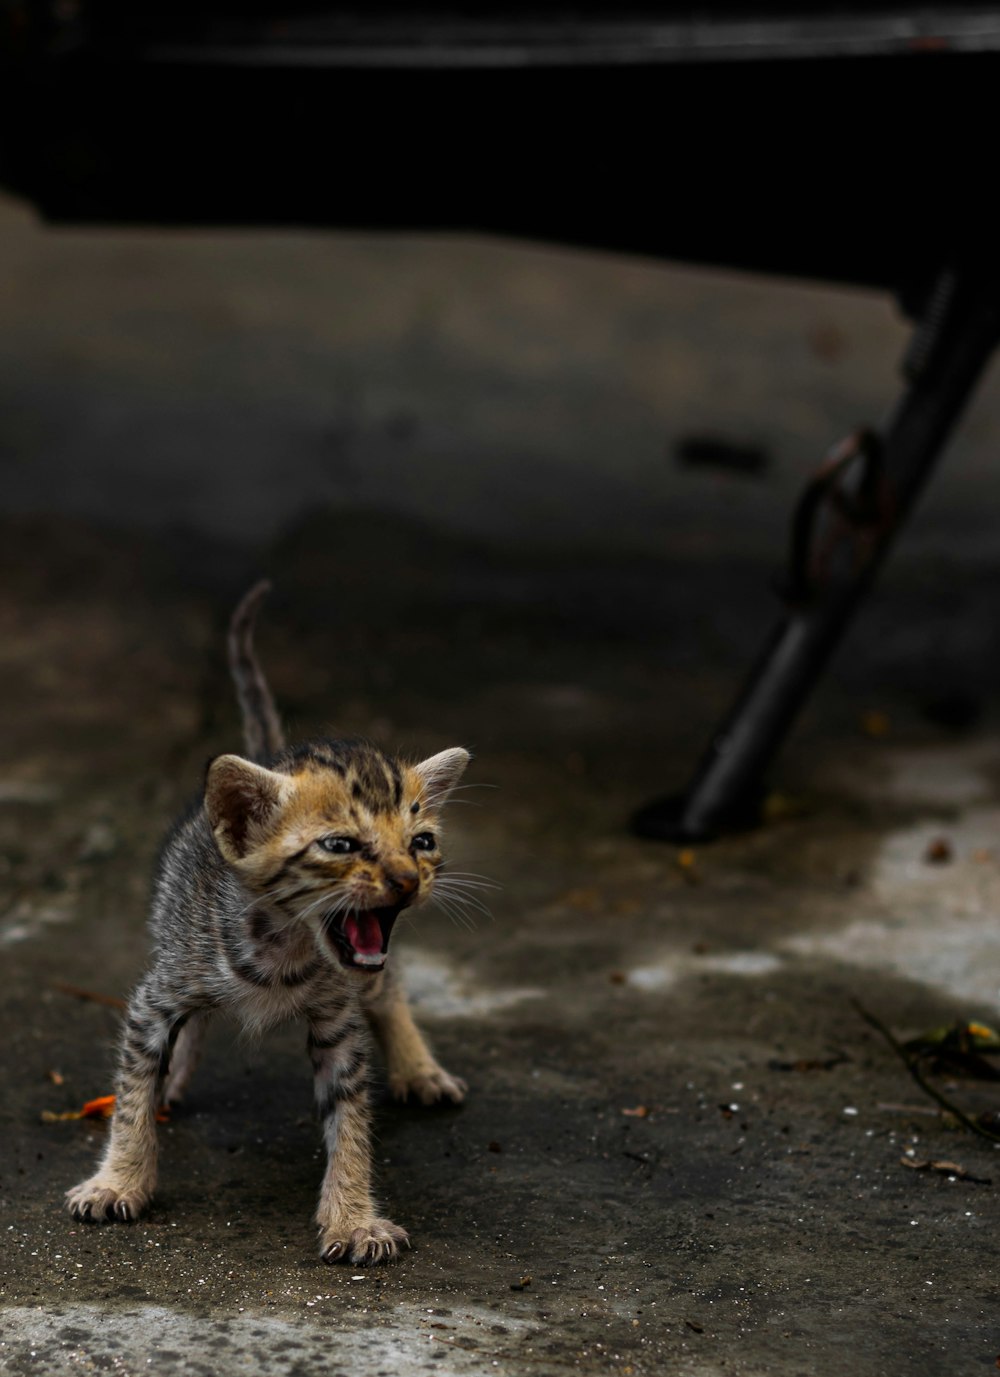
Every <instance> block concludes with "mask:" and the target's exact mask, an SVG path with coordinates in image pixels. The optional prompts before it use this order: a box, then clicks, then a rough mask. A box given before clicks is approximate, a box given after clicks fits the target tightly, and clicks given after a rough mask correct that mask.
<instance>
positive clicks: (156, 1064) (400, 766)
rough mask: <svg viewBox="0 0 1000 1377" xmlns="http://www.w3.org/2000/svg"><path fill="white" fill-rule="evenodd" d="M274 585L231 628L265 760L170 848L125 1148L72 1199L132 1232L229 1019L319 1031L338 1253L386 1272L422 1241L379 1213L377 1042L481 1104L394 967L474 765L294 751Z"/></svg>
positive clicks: (120, 1094) (114, 1147)
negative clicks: (274, 678) (208, 1039)
mask: <svg viewBox="0 0 1000 1377" xmlns="http://www.w3.org/2000/svg"><path fill="white" fill-rule="evenodd" d="M266 590H267V585H264V584H259V585H257V586H256V587H255V588H254V589H252V590H251V591H250V593H248V594H247V596H246V597H245V598H244V599H243V601H242V602H241V603H240V605H239V607H238V608H237V609H236V612H235V613H234V615H233V619H232V623H231V626H230V633H229V656H230V667H231V670H232V673H233V678H234V681H235V683H236V689H237V695H238V698H239V702H240V706H241V711H242V714H243V723H244V737H245V744H246V752H247V755H246V757H244V756H236V755H224V756H220V757H219V758H217V759H216V760H215V761H213V762H212V764H211V765H210V767H209V770H208V775H207V778H206V786H205V793H204V797H203V798H202V800H201V801H200V802H199V804H198V805H197V806H196V807H194V808H192V809H191V810H190V811H189V812H188V813H187V814H186V815H185V816H184V817H182V818H181V819H180V821H179V822H178V823H177V824H176V825H175V827H174V828H173V830H172V832H171V833H170V835H169V836H168V838H167V840H166V843H165V845H164V847H163V850H162V853H161V856H160V860H159V864H158V867H157V871H156V875H155V878H154V882H153V892H152V899H151V905H150V931H151V936H152V956H151V960H150V963H149V969H148V971H147V974H146V975H145V977H144V978H143V979H142V981H141V982H140V983H139V985H138V986H137V987H136V989H135V991H134V992H133V994H132V996H131V998H130V1000H129V1004H128V1009H127V1012H126V1016H125V1021H124V1026H123V1030H122V1038H121V1051H120V1060H119V1073H118V1081H117V1087H116V1096H117V1101H116V1112H115V1115H114V1118H113V1119H112V1122H111V1130H110V1134H109V1138H108V1143H107V1146H106V1149H105V1153H104V1156H103V1158H102V1160H101V1163H100V1165H99V1166H98V1169H97V1172H96V1173H95V1175H94V1176H93V1177H91V1178H90V1179H89V1180H87V1181H85V1182H83V1183H82V1184H81V1185H79V1186H77V1187H76V1188H75V1189H74V1190H71V1191H69V1192H68V1193H67V1203H68V1205H69V1208H70V1210H71V1211H72V1213H73V1214H74V1215H75V1216H76V1218H78V1219H81V1220H87V1221H92V1222H98V1221H101V1220H104V1219H108V1220H114V1219H117V1220H122V1221H127V1220H131V1219H134V1218H136V1217H137V1216H138V1214H139V1213H140V1212H141V1211H142V1209H143V1208H144V1207H145V1206H146V1204H147V1203H148V1202H149V1200H150V1198H151V1196H152V1194H153V1190H154V1188H155V1184H156V1155H157V1142H156V1133H155V1114H156V1109H157V1106H158V1104H159V1103H160V1101H161V1100H163V1101H165V1102H167V1103H170V1102H174V1101H176V1100H178V1099H180V1098H181V1096H182V1095H183V1093H184V1091H185V1089H186V1087H187V1085H188V1082H189V1080H190V1078H191V1076H192V1074H193V1072H194V1070H195V1067H196V1065H197V1061H198V1056H199V1052H200V1048H201V1044H202V1040H203V1037H204V1032H205V1027H206V1024H207V1022H208V1020H209V1018H210V1017H211V1015H212V1014H213V1013H215V1012H220V1011H221V1012H224V1013H228V1014H230V1015H231V1016H233V1017H235V1018H236V1019H237V1020H238V1021H239V1023H240V1024H242V1026H243V1027H244V1028H246V1029H248V1030H250V1031H252V1032H254V1033H258V1032H262V1031H263V1030H265V1029H266V1028H268V1027H270V1026H272V1025H274V1024H277V1023H279V1022H283V1021H285V1020H287V1019H289V1018H302V1019H304V1020H305V1022H306V1025H307V1028H308V1041H307V1050H308V1054H309V1058H310V1061H311V1064H312V1068H313V1080H314V1093H315V1098H316V1106H317V1113H318V1116H319V1120H320V1124H321V1128H322V1134H323V1139H324V1142H325V1144H326V1150H327V1167H326V1172H325V1175H324V1179H323V1184H322V1187H321V1191H320V1200H319V1207H318V1210H317V1214H316V1222H317V1224H318V1226H319V1231H320V1253H321V1256H322V1257H323V1258H324V1260H326V1261H328V1262H333V1261H338V1260H346V1261H350V1262H351V1263H353V1264H355V1265H357V1264H361V1263H374V1262H382V1261H386V1260H388V1259H390V1258H392V1257H395V1256H396V1254H397V1253H398V1251H399V1248H400V1247H401V1246H402V1245H403V1244H405V1243H406V1242H407V1236H406V1233H405V1231H404V1230H403V1229H401V1228H399V1227H398V1226H397V1225H395V1224H392V1223H391V1222H390V1221H389V1220H386V1219H384V1218H381V1217H380V1216H379V1214H378V1211H377V1209H376V1206H375V1204H374V1201H373V1198H372V1189H371V1162H370V1157H371V1152H370V1132H371V1123H370V1108H369V1098H368V1078H369V1030H370V1029H371V1030H373V1031H374V1033H375V1035H376V1038H377V1040H378V1042H379V1044H380V1045H381V1048H382V1051H383V1053H384V1056H385V1059H386V1064H387V1071H388V1077H389V1085H390V1088H391V1090H392V1092H393V1094H395V1095H397V1096H398V1097H400V1098H405V1097H406V1096H408V1095H413V1096H415V1097H416V1098H418V1099H420V1100H421V1101H423V1102H424V1103H433V1102H434V1101H437V1100H441V1099H449V1100H452V1101H455V1102H458V1101H460V1100H461V1099H462V1098H463V1095H464V1092H465V1086H464V1084H463V1083H462V1082H461V1081H459V1080H457V1079H456V1078H454V1077H452V1076H450V1075H449V1074H448V1072H446V1071H445V1070H444V1069H443V1068H442V1067H441V1066H439V1065H438V1063H437V1062H436V1061H435V1060H434V1057H433V1055H432V1053H431V1051H430V1049H429V1048H428V1046H427V1044H426V1042H425V1041H424V1039H423V1037H422V1036H421V1034H420V1032H419V1030H418V1029H417V1027H416V1025H415V1023H414V1022H413V1018H412V1015H411V1013H410V1010H409V1008H408V1006H407V1004H406V999H405V996H404V994H403V992H402V989H401V987H400V985H399V983H398V981H397V980H396V979H395V977H394V976H393V974H392V973H391V971H390V970H389V969H388V968H387V966H386V964H385V963H386V957H387V949H388V945H389V939H390V936H391V931H392V926H393V923H394V921H395V918H396V916H397V915H398V913H399V912H400V911H402V909H404V908H405V907H408V906H409V905H410V904H413V903H418V902H420V901H422V900H424V899H426V898H427V897H428V896H429V894H430V893H431V891H432V889H433V886H434V880H435V875H436V873H437V870H438V868H439V867H440V865H441V851H440V835H441V825H440V817H439V813H440V809H441V808H442V807H443V805H444V803H445V801H446V800H447V796H448V793H449V792H450V790H451V789H452V788H453V787H454V786H455V784H456V783H457V782H458V779H459V777H460V776H461V773H462V771H463V770H464V768H465V765H466V763H467V761H468V754H467V752H465V751H463V750H461V749H459V748H454V749H452V750H450V751H443V752H441V753H440V754H439V755H437V756H433V757H431V758H430V759H429V760H426V761H423V762H421V763H420V764H416V765H410V764H407V763H405V762H403V761H400V760H397V759H394V758H392V757H390V756H387V755H385V754H384V753H383V752H381V751H380V750H379V749H378V748H377V747H375V746H373V745H371V743H369V742H365V741H344V740H321V741H314V742H311V743H309V744H307V745H305V746H300V747H294V748H292V747H288V746H286V745H285V742H284V736H283V733H282V730H281V724H280V721H279V718H278V715H277V711H276V709H275V705H274V701H273V698H272V696H271V693H270V689H269V688H268V685H267V682H266V680H265V678H264V676H263V673H262V672H261V669H260V666H259V664H258V662H257V659H256V655H255V653H254V649H253V624H254V617H255V614H256V611H257V608H258V606H259V604H260V601H261V599H262V597H263V595H264V593H265V592H266Z"/></svg>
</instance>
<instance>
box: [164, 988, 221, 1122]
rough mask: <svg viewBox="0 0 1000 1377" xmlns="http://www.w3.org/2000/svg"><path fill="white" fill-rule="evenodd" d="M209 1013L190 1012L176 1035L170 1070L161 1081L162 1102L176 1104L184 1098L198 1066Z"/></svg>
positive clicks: (203, 1011)
mask: <svg viewBox="0 0 1000 1377" xmlns="http://www.w3.org/2000/svg"><path fill="white" fill-rule="evenodd" d="M209 1018H210V1014H209V1013H208V1011H207V1010H201V1011H199V1012H198V1013H196V1014H192V1015H191V1017H190V1018H189V1019H188V1021H187V1023H185V1024H184V1027H183V1028H182V1029H181V1030H180V1032H179V1033H178V1035H177V1041H176V1042H175V1043H174V1050H173V1053H172V1055H171V1057H170V1070H169V1071H168V1072H167V1076H166V1080H165V1081H164V1083H163V1095H162V1103H163V1104H164V1105H172V1104H177V1102H178V1101H179V1100H182V1099H183V1098H184V1092H185V1090H186V1089H187V1087H188V1083H189V1081H190V1080H191V1077H192V1076H193V1075H194V1073H195V1071H196V1070H197V1068H198V1062H199V1061H200V1060H201V1051H202V1047H203V1046H204V1043H205V1030H206V1028H207V1027H208V1020H209Z"/></svg>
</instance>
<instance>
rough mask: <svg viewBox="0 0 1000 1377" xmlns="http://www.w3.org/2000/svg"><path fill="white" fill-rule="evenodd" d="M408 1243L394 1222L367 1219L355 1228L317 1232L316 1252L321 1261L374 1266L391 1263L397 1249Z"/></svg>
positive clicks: (403, 1232) (404, 1232) (402, 1231)
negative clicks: (317, 1251)
mask: <svg viewBox="0 0 1000 1377" xmlns="http://www.w3.org/2000/svg"><path fill="white" fill-rule="evenodd" d="M409 1246H410V1238H409V1235H408V1234H407V1232H406V1230H405V1229H401V1228H400V1227H399V1225H398V1224H393V1223H392V1222H391V1221H390V1220H388V1219H370V1220H369V1221H368V1223H367V1224H365V1225H363V1226H362V1227H361V1228H359V1229H350V1228H340V1229H338V1228H336V1227H333V1228H329V1229H324V1230H323V1232H322V1233H321V1234H320V1242H319V1255H320V1257H321V1258H322V1259H323V1261H324V1262H350V1263H353V1265H354V1266H355V1267H374V1266H375V1264H376V1263H379V1262H392V1260H393V1258H396V1257H398V1256H399V1250H400V1249H401V1248H408V1247H409Z"/></svg>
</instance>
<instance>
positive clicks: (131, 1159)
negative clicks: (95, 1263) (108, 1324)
mask: <svg viewBox="0 0 1000 1377" xmlns="http://www.w3.org/2000/svg"><path fill="white" fill-rule="evenodd" d="M183 1022H184V1013H183V1012H182V1011H181V1010H180V1009H179V1008H178V1007H177V1005H176V1004H175V1003H174V1002H172V1001H171V1000H170V999H169V997H168V996H167V995H166V993H165V992H164V991H162V990H161V989H159V988H158V987H157V985H156V984H155V983H154V981H153V980H152V979H147V980H145V981H144V982H143V983H142V984H141V985H140V986H139V987H138V989H137V990H136V991H135V993H134V994H133V995H132V998H131V999H130V1000H129V1004H128V1009H127V1011H126V1014H125V1025H124V1028H123V1031H122V1043H121V1064H120V1067H119V1072H118V1081H117V1084H116V1087H115V1112H114V1116H113V1117H112V1120H111V1128H110V1132H109V1135H108V1144H107V1147H106V1148H105V1151H104V1156H103V1157H102V1159H101V1163H100V1166H99V1167H98V1168H97V1171H96V1173H95V1174H94V1175H93V1176H92V1177H91V1178H90V1179H89V1180H87V1181H83V1182H81V1184H80V1185H79V1186H76V1187H75V1188H74V1189H73V1190H70V1191H67V1192H66V1203H67V1205H68V1207H69V1209H70V1212H71V1213H72V1214H73V1215H74V1216H75V1217H76V1218H77V1219H81V1220H85V1221H87V1222H91V1223H98V1222H100V1221H102V1220H105V1219H109V1220H119V1221H121V1222H123V1223H128V1222H130V1221H131V1220H133V1219H135V1218H137V1216H138V1215H139V1214H140V1213H141V1211H142V1210H143V1209H144V1207H145V1206H146V1205H147V1204H148V1203H149V1199H150V1196H151V1195H152V1194H153V1189H154V1187H155V1185H156V1102H157V1096H158V1093H159V1088H160V1084H161V1082H162V1080H163V1076H164V1073H165V1072H166V1069H167V1063H168V1062H169V1060H170V1050H171V1047H172V1046H173V1043H174V1039H175V1038H176V1036H177V1034H178V1032H179V1030H180V1028H181V1025H182V1023H183Z"/></svg>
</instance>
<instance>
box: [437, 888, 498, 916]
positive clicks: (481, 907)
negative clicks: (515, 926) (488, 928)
mask: <svg viewBox="0 0 1000 1377" xmlns="http://www.w3.org/2000/svg"><path fill="white" fill-rule="evenodd" d="M444 897H445V899H446V900H447V901H448V902H449V903H451V904H453V905H456V906H460V907H462V908H474V909H476V911H477V912H479V913H481V914H482V915H483V916H484V917H485V918H489V919H490V921H491V922H492V920H493V914H492V913H491V912H490V910H489V909H488V908H487V907H486V905H485V904H484V903H482V901H481V900H479V899H477V898H476V897H475V896H474V895H472V894H462V893H461V892H460V891H458V890H454V889H451V890H450V889H448V888H447V887H445V890H444Z"/></svg>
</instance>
